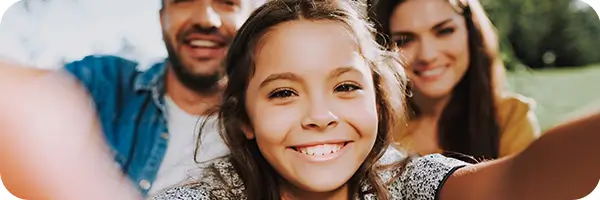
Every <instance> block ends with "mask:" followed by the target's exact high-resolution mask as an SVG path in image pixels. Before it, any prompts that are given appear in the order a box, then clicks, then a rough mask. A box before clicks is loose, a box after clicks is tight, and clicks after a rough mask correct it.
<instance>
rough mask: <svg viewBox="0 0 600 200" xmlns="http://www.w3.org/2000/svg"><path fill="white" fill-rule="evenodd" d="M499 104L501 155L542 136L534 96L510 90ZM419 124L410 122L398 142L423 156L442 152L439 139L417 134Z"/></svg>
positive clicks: (516, 149)
mask: <svg viewBox="0 0 600 200" xmlns="http://www.w3.org/2000/svg"><path fill="white" fill-rule="evenodd" d="M497 106H498V107H497V116H498V125H499V126H500V134H501V135H500V149H499V156H500V157H504V156H507V155H510V154H514V153H518V152H520V151H521V150H523V149H525V148H526V147H527V146H528V145H529V144H530V143H531V142H533V141H534V140H535V139H537V138H538V137H539V136H540V134H541V130H540V127H539V124H538V120H537V117H536V116H535V113H534V111H533V110H534V108H535V101H534V100H533V99H531V98H528V97H525V96H522V95H519V94H514V93H506V94H504V95H503V96H502V97H501V98H500V101H499V102H498V103H497ZM416 127H417V124H416V122H415V121H410V122H409V123H408V128H407V129H406V130H407V131H406V132H404V133H403V134H402V135H399V137H396V142H397V144H398V145H400V146H401V147H403V148H407V149H408V150H414V151H416V152H417V153H420V154H421V155H427V154H432V153H442V149H440V147H439V146H438V145H437V142H436V141H434V140H431V139H430V138H431V137H428V136H427V135H425V136H423V134H416V133H417V132H419V130H417V129H416ZM429 128H431V127H429ZM430 130H431V129H430ZM433 130H436V129H433ZM435 132H437V131H435ZM415 145H419V146H418V147H417V146H415ZM415 147H416V148H415Z"/></svg>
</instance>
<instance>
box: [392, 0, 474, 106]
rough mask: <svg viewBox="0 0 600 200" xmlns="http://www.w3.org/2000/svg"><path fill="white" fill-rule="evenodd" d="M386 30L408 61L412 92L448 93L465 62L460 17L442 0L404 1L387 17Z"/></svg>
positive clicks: (463, 27) (465, 42) (466, 47)
mask: <svg viewBox="0 0 600 200" xmlns="http://www.w3.org/2000/svg"><path fill="white" fill-rule="evenodd" d="M390 33H391V37H392V40H393V41H395V42H396V43H397V44H398V46H399V47H400V49H401V52H402V56H404V57H406V58H407V59H408V61H409V65H408V66H407V67H408V69H407V71H408V75H409V77H410V78H411V81H413V82H414V84H415V86H416V90H417V91H416V92H418V93H419V94H420V95H423V96H425V97H428V98H440V97H445V96H448V95H450V94H451V92H452V90H453V88H454V86H456V85H457V84H458V82H459V81H460V80H461V79H462V77H463V75H464V74H465V73H466V71H467V68H468V65H469V45H468V38H469V36H468V32H467V27H466V24H465V19H464V17H462V15H459V14H458V13H457V12H456V11H455V10H454V9H453V8H452V6H451V5H450V3H448V2H447V1H445V0H406V1H405V2H403V3H400V4H399V5H398V6H396V8H395V10H394V12H393V14H392V16H391V19H390Z"/></svg>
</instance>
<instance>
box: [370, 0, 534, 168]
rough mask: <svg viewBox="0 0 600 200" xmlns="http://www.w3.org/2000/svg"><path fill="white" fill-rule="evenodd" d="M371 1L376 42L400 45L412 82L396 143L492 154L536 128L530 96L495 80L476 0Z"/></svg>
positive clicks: (493, 53) (494, 51) (489, 36)
mask: <svg viewBox="0 0 600 200" xmlns="http://www.w3.org/2000/svg"><path fill="white" fill-rule="evenodd" d="M371 9H373V10H371V12H370V13H371V14H372V15H373V16H372V18H373V19H375V20H377V21H378V23H376V24H378V25H379V26H377V28H378V31H379V32H380V33H381V35H380V37H378V38H377V39H378V42H379V43H380V44H382V45H386V46H388V47H390V48H394V47H398V48H399V49H400V50H401V57H402V58H403V59H405V61H406V64H407V65H406V67H407V72H408V75H409V78H410V79H411V82H412V86H413V88H412V92H413V96H412V97H411V98H410V99H409V107H410V108H411V109H412V110H413V111H414V112H413V113H410V114H411V120H410V121H409V123H408V129H405V131H402V132H401V133H400V134H397V135H395V139H396V141H397V142H399V143H400V145H401V146H404V147H407V148H409V149H412V150H415V151H417V152H418V153H420V154H430V153H441V152H443V151H445V152H447V153H452V152H456V153H460V154H467V155H470V156H474V157H476V158H477V159H495V158H499V157H503V156H507V155H510V154H514V153H517V152H519V151H521V150H523V149H524V148H525V147H526V146H527V145H529V144H530V143H531V142H532V141H533V140H535V139H536V138H537V137H538V136H539V133H540V129H539V127H538V124H537V119H536V117H535V114H534V112H533V111H532V109H533V105H534V104H533V101H532V100H530V99H528V98H525V97H523V96H521V95H518V94H510V93H508V92H506V91H505V90H504V88H503V86H504V85H503V84H504V67H503V65H502V63H501V60H500V58H499V56H498V44H497V37H496V35H495V33H494V30H493V26H492V24H491V22H490V21H489V19H488V18H487V17H486V16H485V12H484V10H483V8H482V7H481V5H480V4H479V2H478V1H477V0H468V1H467V0H379V1H376V2H375V3H374V5H373V7H372V8H371ZM432 13H434V14H432Z"/></svg>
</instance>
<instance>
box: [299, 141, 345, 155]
mask: <svg viewBox="0 0 600 200" xmlns="http://www.w3.org/2000/svg"><path fill="white" fill-rule="evenodd" d="M342 147H343V144H324V145H317V146H311V147H303V148H297V150H298V151H299V152H300V153H303V154H306V155H309V156H314V155H321V156H324V155H329V154H334V153H336V152H337V151H339V150H340V149H341V148H342Z"/></svg>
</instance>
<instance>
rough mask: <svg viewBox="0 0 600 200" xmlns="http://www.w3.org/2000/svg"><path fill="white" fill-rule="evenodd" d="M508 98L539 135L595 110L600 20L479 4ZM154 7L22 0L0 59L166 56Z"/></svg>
mask: <svg viewBox="0 0 600 200" xmlns="http://www.w3.org/2000/svg"><path fill="white" fill-rule="evenodd" d="M481 3H482V4H483V5H484V7H485V9H486V10H487V12H488V14H489V17H490V18H491V20H492V22H493V23H494V24H495V25H496V27H497V30H498V33H499V35H500V38H501V50H502V54H503V59H504V61H505V63H506V67H507V69H508V71H509V73H508V78H509V84H510V87H511V89H512V90H513V91H516V92H519V93H521V94H524V95H526V96H529V97H532V98H534V99H535V100H536V101H537V103H538V104H537V107H536V112H537V115H538V118H539V119H540V124H541V126H542V128H543V129H547V128H548V127H551V126H553V125H554V124H556V123H558V122H560V121H562V120H564V119H566V118H569V117H571V116H573V115H577V114H581V113H584V112H586V111H588V110H590V109H592V108H594V107H598V106H597V105H600V51H599V48H600V34H599V33H600V21H599V18H598V15H597V14H596V12H595V11H594V10H593V9H592V8H591V7H590V6H589V5H588V4H587V3H585V2H584V1H581V0H501V1H499V0H481ZM159 6H160V1H159V0H102V1H99V0H21V1H19V2H17V3H16V4H14V5H13V6H12V7H10V8H9V9H8V10H7V12H6V13H5V15H4V16H3V18H2V21H1V24H0V42H1V44H2V45H0V55H2V56H8V57H10V58H12V59H16V60H18V61H21V62H23V63H26V64H29V65H32V66H37V67H40V68H58V66H61V64H63V63H66V62H69V61H73V60H77V59H80V58H82V57H84V56H86V55H89V54H113V55H115V54H116V55H119V56H122V57H125V58H129V59H134V60H137V61H139V62H140V63H141V65H140V66H142V68H144V67H149V65H150V64H151V63H153V62H155V61H158V60H161V59H163V58H164V57H165V55H166V51H165V49H164V45H163V43H162V40H161V34H160V25H159V22H158V14H157V12H158V9H159Z"/></svg>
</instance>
